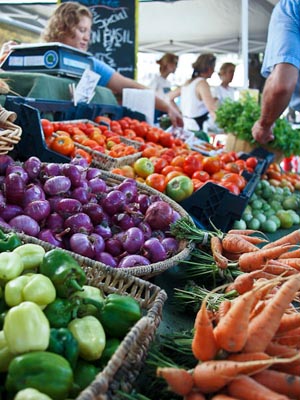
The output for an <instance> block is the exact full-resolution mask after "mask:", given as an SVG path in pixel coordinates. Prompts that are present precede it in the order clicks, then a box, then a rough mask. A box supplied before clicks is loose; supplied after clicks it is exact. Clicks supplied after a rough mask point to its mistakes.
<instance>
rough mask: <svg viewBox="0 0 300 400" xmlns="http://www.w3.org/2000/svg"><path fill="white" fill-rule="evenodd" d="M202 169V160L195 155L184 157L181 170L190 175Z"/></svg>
mask: <svg viewBox="0 0 300 400" xmlns="http://www.w3.org/2000/svg"><path fill="white" fill-rule="evenodd" d="M200 170H202V162H201V161H200V160H199V159H198V158H197V157H195V156H193V155H189V156H187V157H185V158H184V162H183V171H184V172H185V173H186V174H187V175H188V176H190V177H191V176H192V175H193V173H194V172H196V171H200Z"/></svg>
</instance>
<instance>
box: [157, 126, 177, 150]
mask: <svg viewBox="0 0 300 400" xmlns="http://www.w3.org/2000/svg"><path fill="white" fill-rule="evenodd" d="M159 143H160V144H161V145H162V146H164V147H172V146H173V144H174V136H173V135H172V133H170V132H165V131H163V130H161V132H160V135H159Z"/></svg>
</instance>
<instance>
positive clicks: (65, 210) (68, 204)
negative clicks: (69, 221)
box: [54, 198, 82, 218]
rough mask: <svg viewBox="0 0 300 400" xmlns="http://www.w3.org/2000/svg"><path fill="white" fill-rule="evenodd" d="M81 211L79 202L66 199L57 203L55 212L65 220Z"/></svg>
mask: <svg viewBox="0 0 300 400" xmlns="http://www.w3.org/2000/svg"><path fill="white" fill-rule="evenodd" d="M81 209H82V205H81V203H80V201H79V200H76V199H69V198H65V199H61V200H60V201H58V202H57V204H56V208H55V210H54V211H56V212H57V213H58V214H60V215H61V216H62V217H63V218H68V217H70V216H71V215H73V214H76V213H79V212H80V211H81Z"/></svg>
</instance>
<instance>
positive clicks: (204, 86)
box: [196, 80, 217, 119]
mask: <svg viewBox="0 0 300 400" xmlns="http://www.w3.org/2000/svg"><path fill="white" fill-rule="evenodd" d="M196 93H197V96H198V97H199V99H200V100H202V101H203V102H204V104H205V106H206V108H207V109H208V112H209V113H210V115H211V117H212V118H213V119H215V118H216V113H215V112H216V109H217V100H216V98H215V97H213V96H212V94H211V91H210V87H209V84H208V83H207V82H206V81H205V80H201V81H200V82H199V83H198V84H197V87H196Z"/></svg>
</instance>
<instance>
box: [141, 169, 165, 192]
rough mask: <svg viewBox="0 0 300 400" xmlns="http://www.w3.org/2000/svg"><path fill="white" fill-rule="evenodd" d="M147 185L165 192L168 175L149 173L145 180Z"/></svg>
mask: <svg viewBox="0 0 300 400" xmlns="http://www.w3.org/2000/svg"><path fill="white" fill-rule="evenodd" d="M145 183H146V185H148V186H150V187H152V188H153V189H156V190H158V191H159V192H164V191H165V189H166V186H167V182H166V177H165V176H164V175H162V174H157V173H154V174H151V175H148V176H147V178H146V180H145Z"/></svg>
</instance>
